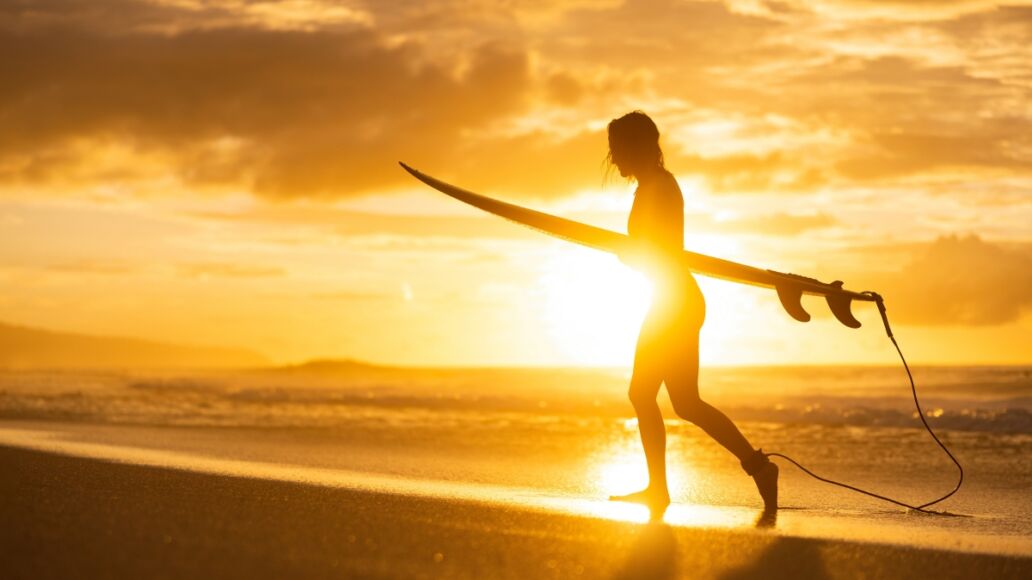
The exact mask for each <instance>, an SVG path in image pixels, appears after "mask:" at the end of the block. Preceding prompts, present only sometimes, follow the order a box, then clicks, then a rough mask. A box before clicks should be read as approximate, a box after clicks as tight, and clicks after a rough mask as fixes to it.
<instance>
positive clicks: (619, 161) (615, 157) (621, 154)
mask: <svg viewBox="0 0 1032 580" xmlns="http://www.w3.org/2000/svg"><path fill="white" fill-rule="evenodd" d="M609 159H610V161H612V162H613V165H615V166H616V170H617V171H619V172H620V177H630V176H631V173H632V171H631V167H630V162H629V161H630V160H629V159H628V155H627V152H626V151H625V149H624V148H623V147H621V146H620V143H619V142H614V141H613V139H612V138H610V139H609Z"/></svg>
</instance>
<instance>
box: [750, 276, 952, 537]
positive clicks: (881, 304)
mask: <svg viewBox="0 0 1032 580" xmlns="http://www.w3.org/2000/svg"><path fill="white" fill-rule="evenodd" d="M864 294H867V295H869V296H871V297H872V298H874V300H875V302H877V304H878V312H879V313H881V317H882V322H883V323H884V324H885V334H887V335H888V336H889V340H891V341H892V346H894V347H896V352H898V353H899V359H900V360H901V361H903V368H904V369H905V370H906V371H907V378H908V379H910V392H911V394H913V396H914V406H915V407H916V408H917V416H918V417H920V419H921V423H922V424H924V428H925V430H927V431H928V434H929V435H931V436H932V439H934V440H935V442H936V443H938V444H939V447H940V448H942V450H943V452H944V453H946V455H947V456H948V457H949V458H950V459H951V460H952V461H953V464H954V465H956V466H957V471H958V472H959V474H960V476H959V478H958V479H957V485H956V486H955V487H954V488H953V490H952V491H950V492H949V493H947V494H946V495H944V496H942V497H940V498H939V499H936V500H933V501H930V502H928V503H923V504H921V505H910V504H908V503H905V502H902V501H899V500H896V499H892V498H891V497H886V496H884V495H879V494H877V493H874V492H870V491H867V490H864V489H860V488H859V487H856V486H853V485H849V484H846V483H842V482H840V481H835V480H833V479H828V478H826V477H821V476H819V475H817V474H816V473H814V472H812V471H810V470H809V469H807V468H805V467H803V466H802V465H800V464H799V462H798V461H796V460H795V459H792V458H791V457H789V456H787V455H785V454H783V453H765V455H767V456H768V457H780V458H782V459H784V460H786V461H788V462H789V463H791V464H792V465H795V466H796V467H798V468H799V469H801V470H802V471H803V473H806V474H807V475H809V476H810V477H812V478H814V479H816V480H818V481H823V482H824V483H830V484H831V485H837V486H838V487H844V488H846V489H849V490H852V491H855V492H857V493H862V494H864V495H866V496H870V497H873V498H875V499H880V500H882V501H887V502H889V503H893V504H896V505H898V506H900V507H905V508H907V509H911V510H914V511H917V512H921V513H925V514H932V515H937V516H949V515H955V514H951V513H949V512H945V511H942V512H939V511H935V510H930V509H926V508H928V507H929V506H933V505H935V504H937V503H939V502H942V501H944V500H945V499H947V498H948V497H950V496H952V495H953V494H955V493H957V490H959V489H960V486H961V484H963V483H964V468H963V467H961V465H960V462H959V461H957V458H956V457H954V456H953V454H952V453H950V450H949V449H947V448H946V445H945V444H943V442H942V441H940V440H939V437H937V436H936V435H935V432H934V431H932V427H931V425H929V424H928V421H927V420H926V419H925V414H924V410H923V409H921V402H920V401H918V399H917V387H916V386H915V385H914V375H912V374H911V373H910V366H909V365H908V364H907V359H906V357H904V356H903V351H902V350H901V349H900V348H899V344H898V343H897V342H896V338H895V337H894V336H893V335H892V328H891V327H890V326H889V317H888V315H887V314H886V313H885V301H884V300H883V299H882V297H881V296H879V295H878V294H876V293H874V292H864Z"/></svg>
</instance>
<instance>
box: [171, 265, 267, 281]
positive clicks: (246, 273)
mask: <svg viewBox="0 0 1032 580" xmlns="http://www.w3.org/2000/svg"><path fill="white" fill-rule="evenodd" d="M179 273H180V274H181V275H183V276H185V277H188V278H201V279H204V278H211V277H217V278H279V277H282V276H285V275H286V272H285V271H284V270H283V268H278V267H270V266H251V265H247V264H231V263H226V262H206V263H203V264H179Z"/></svg>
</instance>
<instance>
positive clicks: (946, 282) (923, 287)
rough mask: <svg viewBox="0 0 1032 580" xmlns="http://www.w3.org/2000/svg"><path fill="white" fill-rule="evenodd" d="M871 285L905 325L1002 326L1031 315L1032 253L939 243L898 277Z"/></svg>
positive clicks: (952, 239)
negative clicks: (1026, 313) (880, 291)
mask: <svg viewBox="0 0 1032 580" xmlns="http://www.w3.org/2000/svg"><path fill="white" fill-rule="evenodd" d="M872 281H874V282H875V284H874V287H876V288H879V289H883V291H882V295H883V296H884V297H885V300H886V304H887V305H888V307H889V309H890V311H891V315H892V317H893V319H894V320H898V321H900V322H902V323H906V324H918V325H947V324H959V325H975V326H985V325H996V324H1004V323H1007V322H1012V321H1015V320H1017V319H1019V318H1020V317H1021V316H1022V314H1023V313H1024V312H1026V311H1028V310H1029V309H1032V248H1030V247H1029V246H1028V245H1024V246H1020V247H1017V248H1011V247H1006V246H1003V245H998V244H993V243H990V242H986V241H984V240H982V239H981V238H979V237H978V236H973V235H972V236H967V237H958V236H946V237H941V238H939V239H937V240H935V241H934V242H933V243H931V244H929V245H927V246H926V247H925V248H923V249H922V250H921V251H919V252H918V253H917V254H916V256H915V257H914V258H913V259H912V260H911V261H910V263H909V264H908V265H907V266H906V267H905V268H903V269H902V270H900V271H899V272H896V273H894V274H891V275H881V276H877V277H875V278H874V279H873V280H872Z"/></svg>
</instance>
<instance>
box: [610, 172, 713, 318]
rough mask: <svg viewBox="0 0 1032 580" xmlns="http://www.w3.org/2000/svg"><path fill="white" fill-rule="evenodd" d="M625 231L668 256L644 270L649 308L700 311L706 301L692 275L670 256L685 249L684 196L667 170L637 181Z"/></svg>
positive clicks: (680, 312)
mask: <svg viewBox="0 0 1032 580" xmlns="http://www.w3.org/2000/svg"><path fill="white" fill-rule="evenodd" d="M627 234H628V235H629V236H630V237H631V238H632V239H635V240H638V241H641V242H643V243H644V244H645V245H646V247H649V248H650V249H654V250H655V251H657V252H658V253H661V254H664V255H665V256H666V258H667V259H663V260H661V262H660V263H661V266H660V267H658V268H651V269H649V270H648V271H647V274H648V275H649V277H650V278H651V280H652V284H653V300H652V311H654V312H655V311H657V309H659V310H661V311H665V312H666V313H668V314H670V315H675V314H684V313H692V314H693V315H694V316H699V315H701V314H702V313H703V312H704V309H705V304H704V302H703V297H702V292H701V291H700V290H699V286H698V284H697V283H696V281H695V277H694V276H692V273H691V271H690V270H688V269H687V268H685V267H684V266H683V265H680V264H679V263H678V262H677V261H676V259H670V258H671V257H673V256H679V255H680V252H682V251H683V250H684V197H683V196H682V194H681V188H680V187H679V186H678V185H677V181H676V180H675V179H674V177H673V175H671V174H670V172H668V171H666V170H662V171H660V172H658V173H657V174H656V175H654V176H652V177H651V178H650V179H647V180H642V181H639V185H638V189H637V190H636V191H635V194H634V203H633V205H632V206H631V212H630V215H629V216H628V218H627Z"/></svg>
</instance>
